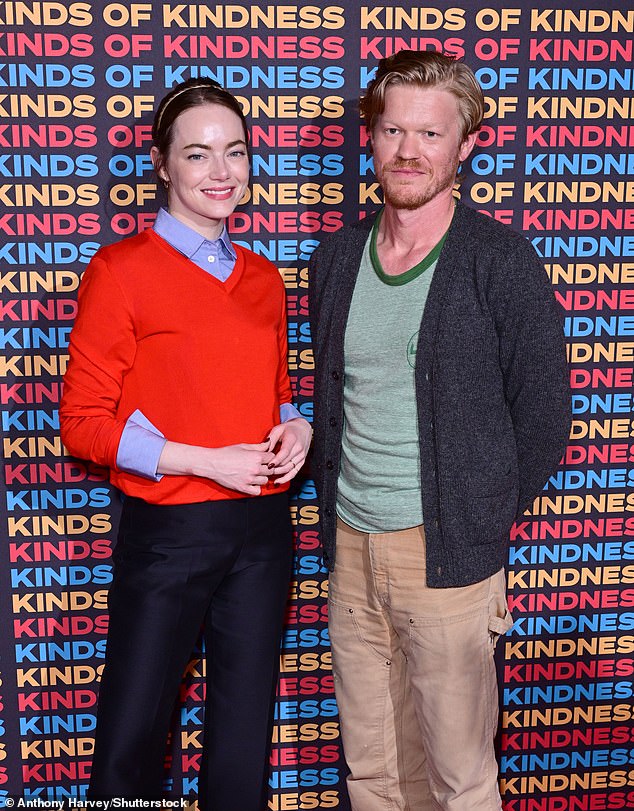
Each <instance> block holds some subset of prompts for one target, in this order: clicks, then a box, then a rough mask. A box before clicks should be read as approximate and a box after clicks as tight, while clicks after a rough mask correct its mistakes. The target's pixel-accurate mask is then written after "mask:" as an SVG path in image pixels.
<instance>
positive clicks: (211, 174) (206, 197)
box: [151, 104, 249, 239]
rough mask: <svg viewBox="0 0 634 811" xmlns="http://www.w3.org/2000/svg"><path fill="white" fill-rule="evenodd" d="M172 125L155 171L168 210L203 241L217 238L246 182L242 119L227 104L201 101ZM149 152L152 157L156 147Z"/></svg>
mask: <svg viewBox="0 0 634 811" xmlns="http://www.w3.org/2000/svg"><path fill="white" fill-rule="evenodd" d="M173 127H174V129H173V133H172V135H173V137H172V144H171V146H170V149H169V153H168V154H167V157H166V160H165V164H164V166H163V168H162V169H161V171H160V176H161V179H162V180H165V181H166V182H167V183H168V184H169V186H168V192H167V199H168V206H169V212H170V214H171V215H172V216H173V217H176V219H178V220H180V221H181V222H183V223H185V225H188V226H189V227H190V228H193V229H194V230H195V231H198V233H200V234H202V235H203V236H205V237H207V238H208V239H217V238H218V237H219V236H220V233H221V232H222V228H223V225H224V221H225V219H226V218H227V217H228V216H229V214H231V213H232V211H233V210H234V209H235V207H236V206H237V205H238V203H239V202H240V200H241V199H242V196H243V195H244V192H245V190H246V188H247V183H248V182H249V156H248V153H247V145H246V143H245V141H244V130H243V128H242V122H241V121H240V119H239V118H238V116H237V115H236V114H235V113H234V112H233V111H232V110H230V109H229V108H228V107H224V106H222V105H220V104H204V105H199V106H198V107H191V108H190V109H189V110H185V112H183V113H181V114H180V115H179V116H178V118H177V119H176V121H175V122H174V125H173ZM151 154H152V160H153V161H156V158H157V156H158V151H157V149H156V147H153V148H152V153H151Z"/></svg>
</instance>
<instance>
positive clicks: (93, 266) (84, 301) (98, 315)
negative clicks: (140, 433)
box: [60, 254, 136, 469]
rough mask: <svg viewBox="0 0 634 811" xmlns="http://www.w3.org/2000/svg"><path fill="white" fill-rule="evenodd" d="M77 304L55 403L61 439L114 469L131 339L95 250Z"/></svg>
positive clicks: (126, 310)
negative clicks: (60, 392) (60, 390)
mask: <svg viewBox="0 0 634 811" xmlns="http://www.w3.org/2000/svg"><path fill="white" fill-rule="evenodd" d="M78 303H79V309H78V314H77V319H76V321H75V325H74V327H73V331H72V333H71V339H70V350H69V351H70V360H69V364H68V368H67V370H66V374H65V376H64V392H63V396H62V401H61V403H60V426H61V435H62V440H63V442H64V444H65V446H66V447H67V448H68V450H69V451H70V453H72V454H73V455H74V456H77V457H79V458H82V459H91V460H93V461H94V462H97V463H98V464H100V465H105V466H107V467H110V468H112V469H116V459H117V450H118V447H119V440H120V438H121V434H122V432H123V429H124V427H125V423H126V421H125V419H120V418H118V417H117V407H118V404H119V399H120V397H121V389H122V385H123V379H124V377H125V375H126V372H127V371H128V370H129V369H130V368H131V366H132V363H133V361H134V356H135V353H136V338H135V332H134V324H133V315H132V310H131V307H130V305H129V303H128V302H127V300H126V297H125V295H124V293H123V290H122V289H121V287H120V286H119V284H118V283H117V281H116V279H115V278H114V277H113V274H112V273H111V271H110V268H109V267H108V264H107V263H106V261H104V259H103V258H101V257H99V255H98V254H97V255H96V256H95V257H93V259H92V260H91V262H90V264H89V266H88V268H87V270H86V272H85V274H84V278H83V279H82V283H81V285H80V289H79V298H78Z"/></svg>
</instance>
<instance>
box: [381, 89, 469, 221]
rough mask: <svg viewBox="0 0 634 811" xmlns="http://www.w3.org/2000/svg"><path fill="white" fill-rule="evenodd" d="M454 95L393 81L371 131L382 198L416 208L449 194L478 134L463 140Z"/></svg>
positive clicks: (388, 202) (399, 204)
mask: <svg viewBox="0 0 634 811" xmlns="http://www.w3.org/2000/svg"><path fill="white" fill-rule="evenodd" d="M461 127H462V121H461V118H460V115H459V112H458V101H457V99H456V97H455V96H454V95H453V94H452V93H449V91H447V90H439V89H435V88H425V87H412V86H411V85H393V86H392V87H388V89H387V91H386V93H385V110H384V111H383V113H382V114H381V115H380V116H379V117H378V119H377V122H376V125H375V127H374V130H373V131H372V134H371V142H372V151H373V155H374V170H375V173H376V176H377V179H378V181H379V183H380V184H381V186H382V188H383V194H384V197H385V202H386V204H388V205H391V206H392V207H393V208H401V209H409V210H414V209H417V208H420V207H421V206H423V205H425V203H428V202H430V201H431V200H434V199H435V198H437V197H438V196H439V195H443V194H446V195H450V194H451V190H452V188H453V185H454V181H455V179H456V173H457V171H458V166H459V164H460V163H461V161H463V160H465V158H466V157H467V156H468V155H469V153H470V152H471V150H472V149H473V146H474V144H475V139H476V135H475V133H474V134H472V135H468V136H467V138H466V139H465V140H464V141H463V140H462V135H461Z"/></svg>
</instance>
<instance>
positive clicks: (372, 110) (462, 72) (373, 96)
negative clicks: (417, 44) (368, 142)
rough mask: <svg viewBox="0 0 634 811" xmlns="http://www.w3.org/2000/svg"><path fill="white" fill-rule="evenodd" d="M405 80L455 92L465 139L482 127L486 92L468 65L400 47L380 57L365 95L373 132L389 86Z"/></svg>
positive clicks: (364, 112) (434, 53)
mask: <svg viewBox="0 0 634 811" xmlns="http://www.w3.org/2000/svg"><path fill="white" fill-rule="evenodd" d="M403 84H405V85H412V86H414V87H433V88H436V89H439V90H447V91H448V92H449V93H452V94H453V95H454V96H455V97H456V99H457V101H458V108H459V110H460V118H461V119H462V140H463V141H464V139H465V138H466V137H467V136H468V135H470V134H471V133H472V132H477V131H478V130H479V129H480V126H481V124H482V119H483V118H484V96H483V94H482V88H481V87H480V85H479V83H478V80H477V79H476V77H475V74H474V73H473V71H472V70H471V68H470V67H469V66H468V65H465V63H464V62H458V61H457V60H456V59H455V58H454V57H453V56H449V55H448V54H443V53H440V52H438V51H399V52H398V53H395V54H392V56H388V57H386V58H385V59H381V60H380V61H379V67H378V69H377V72H376V76H375V77H374V79H373V80H372V81H371V82H370V84H369V85H368V89H367V91H366V94H365V95H364V96H363V97H362V98H361V103H360V105H359V106H360V109H361V115H362V116H363V119H364V121H365V125H366V127H367V129H368V131H369V132H372V130H373V129H374V126H375V124H376V119H377V118H378V116H380V115H381V113H382V112H383V110H384V109H385V92H386V90H387V88H388V87H390V86H392V85H403Z"/></svg>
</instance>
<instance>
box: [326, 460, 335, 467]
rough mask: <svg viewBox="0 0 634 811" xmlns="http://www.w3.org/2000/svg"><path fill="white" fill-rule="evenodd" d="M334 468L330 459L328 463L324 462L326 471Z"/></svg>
mask: <svg viewBox="0 0 634 811" xmlns="http://www.w3.org/2000/svg"><path fill="white" fill-rule="evenodd" d="M334 466H335V465H334V463H333V461H332V459H328V461H327V462H326V468H327V469H328V470H332V469H333V468H334Z"/></svg>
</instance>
